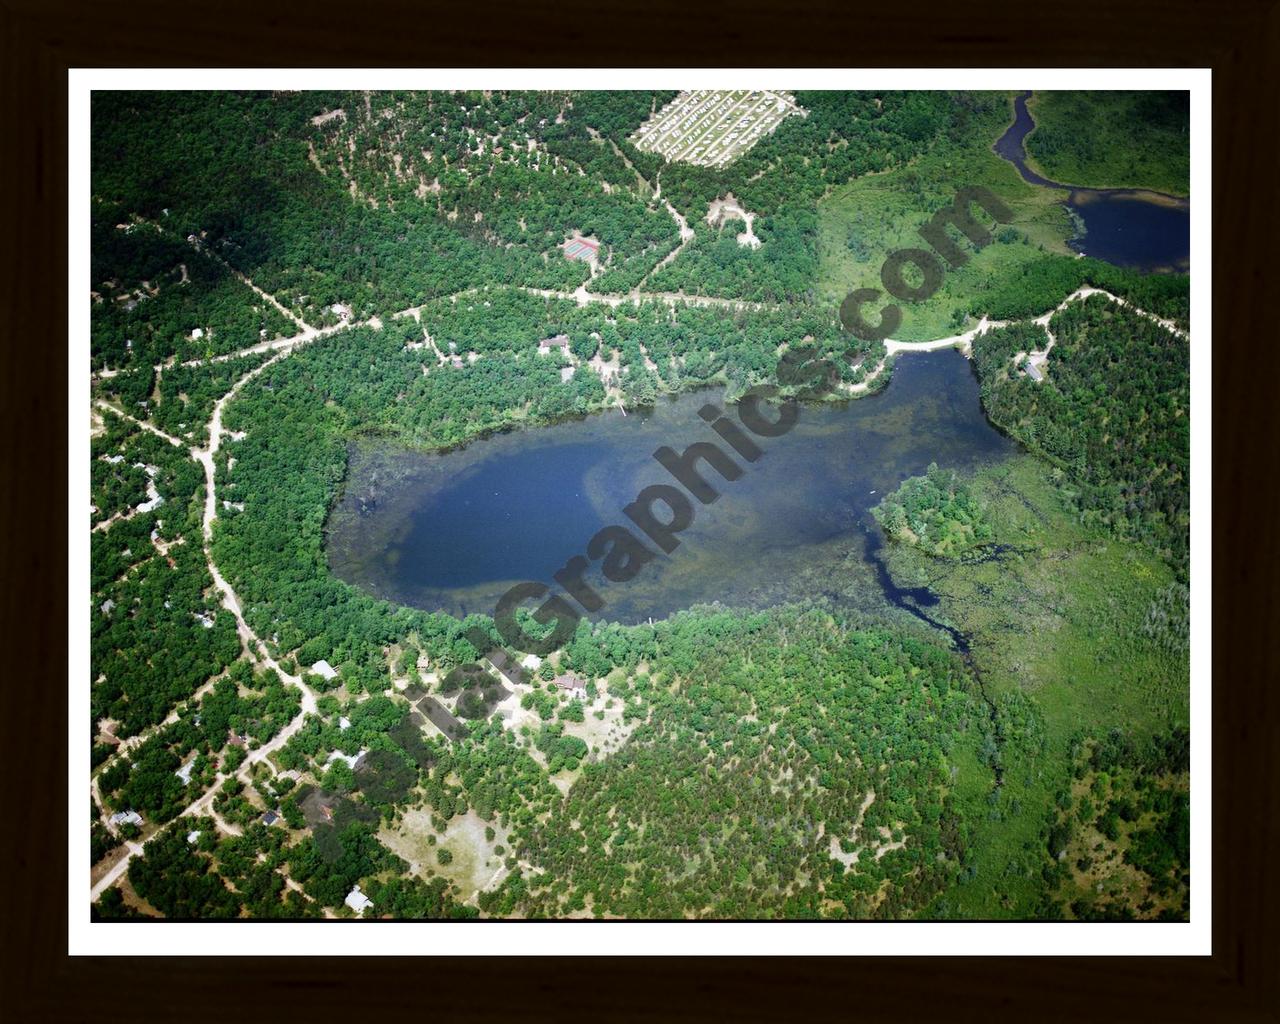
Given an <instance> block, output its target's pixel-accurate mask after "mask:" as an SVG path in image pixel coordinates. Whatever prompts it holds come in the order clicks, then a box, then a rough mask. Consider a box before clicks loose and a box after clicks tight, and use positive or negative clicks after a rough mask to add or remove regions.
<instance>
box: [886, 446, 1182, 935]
mask: <svg viewBox="0 0 1280 1024" xmlns="http://www.w3.org/2000/svg"><path fill="white" fill-rule="evenodd" d="M1050 472H1051V471H1050V470H1048V469H1046V468H1045V467H1044V466H1043V464H1041V463H1038V462H1037V461H1036V460H1034V459H1033V458H1031V457H1030V456H1019V457H1017V458H1015V459H1012V460H1010V461H1008V462H1005V463H1003V464H1001V465H999V466H997V467H993V468H990V469H987V470H984V471H982V472H980V473H979V474H978V475H977V476H976V477H975V479H974V481H973V493H974V495H975V496H976V497H977V498H978V499H979V500H980V501H982V502H985V503H986V505H987V508H988V514H989V515H990V518H991V520H992V523H993V525H994V526H995V527H996V531H997V533H996V537H997V542H998V543H999V544H1002V545H1007V546H1008V547H1009V550H1007V551H1005V552H1004V554H1003V555H1002V556H1001V557H999V558H997V559H993V560H990V561H985V562H981V563H977V564H964V563H959V564H957V563H955V562H951V561H947V560H943V559H933V558H929V557H928V556H925V555H922V554H920V553H919V552H918V551H917V550H916V549H914V548H910V547H907V546H906V545H898V544H895V545H891V547H890V551H889V565H890V568H891V571H892V572H893V575H894V577H895V579H896V580H897V581H898V582H899V583H905V584H908V585H917V584H920V583H926V582H927V583H928V585H929V586H930V587H931V588H932V589H933V590H934V591H935V593H937V594H938V595H939V596H940V598H941V603H940V605H939V607H938V608H937V609H934V612H935V617H939V618H941V619H942V620H944V621H948V622H950V623H951V624H953V625H955V626H957V627H958V628H960V629H961V630H963V631H965V632H967V633H969V634H970V635H971V643H972V647H973V662H974V665H975V667H976V668H977V670H978V671H980V672H981V673H982V678H983V682H984V687H985V689H986V692H987V694H988V695H989V696H990V697H991V698H992V699H993V700H994V701H995V702H996V704H997V706H998V707H999V708H1000V715H1001V717H1002V718H1003V719H1004V720H1005V723H1006V728H1005V735H1006V736H1007V737H1008V738H1007V739H1006V740H1005V742H1004V743H1003V745H1002V747H1001V752H1000V754H1001V762H1002V765H1003V769H1004V785H1003V786H1002V787H1001V789H1000V791H999V796H998V797H997V798H996V799H995V800H994V802H993V800H992V794H991V778H992V773H991V769H990V768H989V767H988V765H986V764H984V763H982V762H981V761H980V760H979V759H978V757H977V755H976V753H974V752H973V751H968V752H957V758H956V760H957V763H958V765H959V772H958V774H957V777H956V789H955V792H954V796H955V798H956V800H957V802H958V803H959V805H960V806H961V808H962V816H963V818H964V819H965V821H966V822H967V823H968V824H969V827H970V829H971V833H970V835H969V837H968V844H967V845H968V847H969V849H970V850H971V851H972V857H973V859H972V861H971V863H970V864H969V866H968V871H967V873H965V874H962V878H963V881H961V882H960V883H959V884H957V885H956V886H954V887H953V888H952V889H951V890H950V891H949V892H947V893H946V894H944V896H943V897H941V900H940V903H939V904H938V905H937V906H936V907H935V911H936V912H937V913H939V914H940V915H941V916H955V917H965V918H974V917H981V918H1007V917H1028V916H1031V915H1033V914H1035V913H1037V912H1038V910H1039V909H1040V908H1039V907H1038V905H1037V904H1038V901H1039V900H1040V898H1041V894H1042V893H1043V892H1044V885H1043V882H1042V880H1041V878H1040V872H1041V870H1042V869H1043V867H1044V865H1045V863H1046V852H1045V850H1046V847H1045V842H1044V830H1045V828H1046V825H1047V822H1048V820H1049V816H1050V815H1051V814H1052V813H1053V810H1054V807H1055V801H1056V799H1057V797H1058V794H1059V793H1060V792H1061V791H1062V790H1064V789H1066V788H1068V787H1069V786H1070V770H1071V764H1072V758H1071V747H1072V743H1073V741H1074V740H1076V739H1078V738H1079V737H1081V736H1082V735H1089V736H1102V735H1105V734H1106V733H1107V732H1108V731H1109V730H1111V729H1112V728H1115V727H1119V728H1121V729H1123V730H1125V731H1126V732H1127V733H1129V734H1130V735H1131V736H1133V737H1134V738H1135V739H1141V738H1144V737H1147V736H1150V735H1155V734H1159V733H1163V732H1167V731H1168V730H1169V729H1170V728H1171V727H1173V726H1175V725H1186V724H1187V723H1188V717H1189V710H1188V694H1189V670H1188V660H1187V655H1186V652H1185V651H1182V652H1177V651H1169V650H1167V649H1164V648H1161V647H1159V646H1158V645H1157V644H1156V643H1154V642H1153V641H1152V640H1150V639H1148V638H1147V637H1146V636H1145V634H1144V633H1143V631H1142V625H1143V622H1144V619H1145V617H1146V613H1147V609H1148V608H1149V607H1150V606H1151V604H1152V602H1153V601H1155V600H1156V597H1157V595H1158V594H1159V592H1160V591H1161V589H1162V588H1164V587H1165V586H1166V585H1167V584H1168V583H1169V582H1170V581H1171V579H1172V574H1171V572H1170V570H1169V569H1168V568H1167V567H1166V566H1165V565H1164V564H1163V563H1162V562H1161V561H1160V560H1159V559H1158V558H1156V557H1155V556H1154V555H1152V554H1150V553H1148V552H1147V551H1146V549H1144V548H1141V547H1138V546H1136V545H1133V544H1128V543H1124V542H1121V541H1117V540H1115V539H1114V538H1112V537H1110V536H1107V535H1105V534H1100V533H1098V532H1097V531H1095V530H1092V529H1086V528H1084V527H1082V526H1080V525H1079V524H1078V522H1077V520H1076V516H1075V515H1074V513H1073V511H1072V509H1071V508H1070V506H1069V504H1068V502H1067V499H1066V498H1065V496H1064V495H1063V493H1062V492H1061V491H1060V490H1059V488H1058V487H1057V486H1056V485H1055V483H1054V482H1053V481H1052V480H1051V479H1050V477H1049V473H1050ZM1014 722H1017V723H1018V724H1017V727H1016V728H1015V727H1014Z"/></svg>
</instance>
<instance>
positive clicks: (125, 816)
mask: <svg viewBox="0 0 1280 1024" xmlns="http://www.w3.org/2000/svg"><path fill="white" fill-rule="evenodd" d="M107 820H108V821H109V822H111V824H112V825H126V824H127V825H141V824H142V815H141V814H139V813H138V812H137V811H116V813H115V814H113V815H111V817H110V818H108V819H107Z"/></svg>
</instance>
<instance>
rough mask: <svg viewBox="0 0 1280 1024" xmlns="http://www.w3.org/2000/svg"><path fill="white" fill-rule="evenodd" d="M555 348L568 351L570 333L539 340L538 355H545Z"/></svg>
mask: <svg viewBox="0 0 1280 1024" xmlns="http://www.w3.org/2000/svg"><path fill="white" fill-rule="evenodd" d="M553 348H558V349H559V350H560V351H561V352H568V351H569V335H567V334H557V335H556V336H555V337H554V338H544V339H543V340H542V341H540V342H538V355H540V356H545V355H546V354H547V353H548V352H550V351H551V350H552V349H553Z"/></svg>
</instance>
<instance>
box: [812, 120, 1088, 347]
mask: <svg viewBox="0 0 1280 1024" xmlns="http://www.w3.org/2000/svg"><path fill="white" fill-rule="evenodd" d="M972 116H973V124H971V125H970V126H969V127H968V128H967V129H966V130H965V131H964V132H963V133H962V134H961V136H960V138H961V141H958V142H954V141H952V140H951V139H949V138H943V139H939V140H938V141H937V143H936V144H935V146H934V148H933V149H932V150H930V152H929V153H927V154H926V155H925V156H923V157H921V158H920V159H918V160H916V161H914V162H912V163H911V164H909V165H907V166H905V167H901V168H897V169H895V170H892V171H889V172H886V173H884V174H873V175H866V176H863V177H861V178H857V179H855V180H854V181H852V182H850V183H849V184H847V185H844V186H842V187H840V188H837V189H835V190H833V192H832V193H831V194H830V195H828V196H827V197H826V198H825V199H823V200H822V202H821V203H820V204H819V206H818V214H819V238H818V256H819V278H818V298H819V301H825V302H832V303H837V304H838V303H839V302H840V301H841V300H842V299H843V298H844V296H845V295H846V294H848V292H850V291H851V290H853V289H854V288H867V287H870V288H877V289H880V290H881V291H882V292H883V290H884V289H883V286H882V284H881V282H880V268H881V266H882V264H883V263H884V260H885V257H886V256H888V254H889V253H890V252H892V251H894V250H895V249H899V248H928V246H927V244H926V243H925V242H924V240H923V239H922V238H921V237H920V235H919V234H918V229H919V228H920V226H921V225H922V224H924V223H926V222H927V221H928V220H929V219H930V218H931V217H932V215H933V214H934V213H935V212H936V211H937V210H939V209H941V208H942V207H944V206H950V205H951V203H952V201H953V200H954V198H955V194H956V191H957V190H958V189H960V188H962V187H964V186H967V185H982V186H985V187H987V188H989V189H991V191H992V192H994V193H995V194H996V195H997V196H998V197H999V198H1000V199H1001V200H1003V201H1004V202H1005V203H1006V204H1007V205H1008V206H1009V207H1010V208H1011V209H1012V210H1013V212H1014V221H1013V223H1012V224H1011V225H1009V227H1010V228H1012V231H1010V230H1008V229H1003V230H997V232H996V234H997V238H1003V239H1005V240H1004V241H996V242H993V243H992V244H991V245H988V246H987V247H986V248H985V249H983V250H982V251H980V252H978V253H976V254H975V255H973V256H972V258H971V259H970V260H969V262H968V263H967V264H966V265H965V266H963V267H962V268H960V269H959V270H954V271H953V270H950V269H948V270H947V272H946V276H945V278H944V281H943V285H942V287H941V288H940V289H939V290H938V291H937V292H936V293H935V294H934V295H933V296H932V297H931V298H930V299H928V300H927V301H925V302H919V303H907V302H900V303H898V305H899V306H900V307H901V308H902V314H903V319H902V327H901V328H900V329H899V330H898V331H896V332H895V333H894V337H896V338H898V339H900V340H906V341H927V340H930V339H933V338H939V337H945V336H947V335H951V334H955V333H958V332H959V331H960V330H963V329H965V327H966V326H973V324H974V322H975V321H974V320H972V319H969V318H966V317H965V315H964V314H966V313H977V314H979V315H980V314H981V313H983V312H985V310H984V309H983V305H982V296H983V292H984V291H985V290H986V289H988V288H989V287H991V286H992V285H993V284H994V283H995V282H996V281H997V280H1003V279H1007V278H1008V277H1009V276H1011V275H1012V276H1016V275H1017V274H1018V273H1019V268H1021V267H1024V266H1026V265H1028V264H1030V263H1032V262H1034V261H1036V260H1038V259H1040V258H1042V256H1043V253H1044V252H1049V253H1062V254H1068V255H1070V254H1071V250H1070V248H1069V247H1068V246H1067V244H1066V240H1067V239H1068V238H1070V237H1071V235H1072V233H1073V230H1072V225H1071V221H1070V218H1069V217H1068V215H1067V213H1066V210H1065V209H1064V207H1063V206H1062V205H1061V202H1060V200H1061V198H1062V196H1061V194H1059V193H1056V192H1054V191H1052V190H1049V189H1043V188H1037V187H1035V186H1032V185H1028V184H1026V183H1025V182H1023V181H1022V179H1021V178H1020V177H1019V176H1018V172H1017V170H1016V169H1015V168H1014V167H1013V165H1012V164H1010V163H1008V162H1007V161H1005V160H1003V159H1001V158H1000V157H998V156H996V154H995V153H994V152H993V151H992V149H991V147H992V145H993V144H994V142H995V140H996V139H997V138H998V137H999V136H1000V134H1001V133H1003V132H1004V130H1005V128H1007V127H1008V125H1009V122H1010V121H1011V120H1012V117H1013V114H1012V106H1011V104H1006V103H1001V102H996V103H989V104H988V105H987V108H986V109H985V110H981V111H975V112H974V113H973V115H972ZM978 216H979V217H981V216H982V214H979V215H978ZM997 228H999V226H997ZM962 244H963V245H965V246H966V247H967V243H962ZM957 311H959V313H958V312H957Z"/></svg>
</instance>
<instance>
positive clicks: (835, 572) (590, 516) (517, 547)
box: [328, 350, 1013, 622]
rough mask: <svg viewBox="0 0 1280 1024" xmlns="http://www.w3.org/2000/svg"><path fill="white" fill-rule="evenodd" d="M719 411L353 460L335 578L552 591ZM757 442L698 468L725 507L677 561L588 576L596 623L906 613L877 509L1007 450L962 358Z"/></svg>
mask: <svg viewBox="0 0 1280 1024" xmlns="http://www.w3.org/2000/svg"><path fill="white" fill-rule="evenodd" d="M709 401H714V402H717V403H718V402H719V396H718V394H716V393H714V392H701V393H699V394H694V395H684V396H681V397H679V398H676V399H669V400H664V401H662V402H661V403H660V404H659V405H658V406H657V407H656V408H655V409H653V410H651V411H650V412H648V413H645V414H639V413H636V414H632V415H630V416H626V417H623V416H621V415H619V414H618V413H616V412H611V413H608V414H602V415H599V416H592V417H589V418H587V419H584V420H580V421H574V422H568V423H562V424H558V425H555V426H551V427H545V428H542V429H539V430H534V431H521V432H518V433H512V434H503V435H498V436H495V437H491V438H487V439H484V440H480V441H477V442H475V443H473V444H471V445H470V446H469V447H467V448H465V449H462V450H459V451H453V452H448V453H445V454H429V453H422V452H414V451H405V450H401V449H395V448H388V447H385V446H384V447H369V446H364V447H359V448H356V449H353V451H352V456H351V463H350V466H349V473H348V483H347V486H346V490H345V494H344V496H343V498H342V499H341V501H340V502H339V504H338V506H337V507H336V508H335V509H334V512H333V514H332V516H331V517H330V523H329V534H328V553H329V562H330V566H331V568H332V570H333V571H334V572H335V573H336V574H337V575H338V576H340V577H341V578H343V579H345V580H347V581H349V582H351V583H353V584H355V585H357V586H359V587H362V588H363V589H365V590H366V591H368V592H370V593H372V594H374V595H376V596H378V597H383V598H387V599H389V600H393V601H396V602H399V603H403V604H409V605H413V606H416V607H420V608H425V609H428V610H440V611H447V612H450V613H451V614H454V615H458V616H462V615H466V614H469V613H472V612H480V613H485V614H490V613H492V611H493V607H494V603H495V602H496V600H497V599H498V597H499V596H500V595H501V594H502V593H503V592H504V591H505V590H506V589H507V588H508V587H509V586H510V585H511V584H512V583H515V582H518V581H521V580H535V581H542V582H546V583H550V582H551V581H552V574H553V573H554V572H555V571H556V570H557V569H558V568H560V567H561V566H562V565H563V564H564V563H565V561H566V560H567V559H568V558H570V557H571V556H573V555H575V554H578V553H585V549H586V546H587V542H588V540H589V539H590V538H591V536H592V535H593V534H594V533H595V532H596V531H597V530H599V529H600V528H601V527H603V526H606V525H609V524H614V523H617V524H620V525H624V526H627V527H628V528H630V529H632V532H633V533H636V534H637V535H639V531H638V530H637V529H635V528H634V525H633V524H632V523H631V521H630V520H629V519H627V518H626V517H625V516H624V515H623V512H622V509H623V507H624V506H625V505H627V504H628V503H629V502H631V501H633V500H634V499H635V496H636V495H637V493H638V492H639V491H640V490H641V489H642V488H643V487H645V486H647V485H649V484H653V483H671V482H673V481H672V478H671V477H670V476H669V475H668V474H667V472H666V470H665V469H663V468H662V466H660V465H659V464H658V463H657V462H656V461H655V460H654V458H653V451H654V450H655V449H656V448H658V447H659V446H661V445H669V446H671V447H673V448H675V449H676V450H677V451H683V450H684V448H685V447H687V446H688V445H689V444H691V443H693V442H695V441H704V440H705V441H713V442H717V441H718V438H717V436H716V435H715V433H713V432H712V431H711V430H710V428H709V427H708V426H707V424H706V423H704V422H703V420H701V419H700V418H699V416H698V410H699V409H700V408H701V407H702V406H703V405H704V404H706V403H707V402H709ZM757 440H758V441H759V444H760V447H762V448H763V449H764V450H765V454H764V456H763V457H762V458H761V459H759V461H757V462H755V463H754V464H752V463H747V462H746V461H745V460H743V459H741V458H736V457H735V461H736V462H737V463H738V464H739V465H740V466H741V467H742V468H743V475H742V476H741V477H740V478H739V479H737V480H733V481H728V480H724V479H723V478H721V477H720V476H719V474H718V473H717V472H716V471H715V470H714V469H710V468H704V476H705V478H706V479H707V481H708V482H709V483H711V484H712V486H713V487H714V488H715V489H716V490H717V491H719V493H720V497H719V499H718V500H717V501H715V502H714V503H712V504H708V505H701V504H699V503H698V502H697V501H696V500H695V501H694V502H693V504H694V508H695V518H694V521H693V523H692V525H691V526H690V527H689V528H688V529H687V530H686V531H684V532H683V533H682V534H680V539H681V543H680V546H679V547H677V548H676V550H675V551H674V552H672V553H671V554H670V555H669V556H668V555H660V556H658V557H657V558H656V559H655V560H654V561H653V562H651V563H650V564H648V565H646V566H645V567H644V568H643V569H642V570H641V571H640V573H639V575H638V576H637V577H636V578H635V579H633V580H630V581H628V582H626V583H617V582H608V581H605V580H604V579H603V578H602V577H601V576H600V575H599V573H598V572H595V571H594V570H593V571H592V572H591V573H589V574H588V575H587V580H588V582H590V583H591V584H592V586H593V587H595V589H597V591H598V592H599V593H600V595H601V597H602V598H603V599H604V600H605V602H606V605H605V607H604V608H603V609H602V610H601V611H600V613H599V614H598V615H597V616H595V617H598V618H606V619H612V620H615V621H622V622H636V621H643V620H645V619H647V618H649V617H653V618H661V617H665V616H666V615H669V614H671V613H673V612H675V611H677V610H679V609H681V608H687V607H689V606H691V605H694V604H705V603H711V602H715V601H719V602H721V603H723V604H726V605H733V606H744V605H745V606H765V605H771V604H778V603H782V602H784V601H787V600H803V599H807V598H813V597H828V598H832V599H835V600H843V599H846V598H850V596H851V595H854V596H857V595H862V596H863V597H866V596H867V595H868V594H871V595H874V596H875V598H876V600H879V601H881V602H882V603H883V602H884V601H885V600H886V598H887V599H888V601H889V602H890V603H897V602H896V601H895V600H894V595H892V594H888V593H886V592H884V591H883V589H882V588H883V581H882V580H879V579H878V578H877V572H876V562H875V558H874V555H875V543H876V538H875V537H874V535H869V534H868V532H867V529H866V527H867V524H868V523H869V522H870V516H869V515H868V510H869V509H870V508H871V507H872V506H873V505H875V504H877V503H878V502H879V501H880V500H881V498H883V496H884V495H885V494H886V493H887V492H888V491H891V490H893V489H894V488H896V487H897V486H898V485H899V484H900V483H901V482H902V480H903V479H905V478H906V477H908V476H914V475H917V474H919V473H922V472H923V471H924V470H925V468H926V467H927V466H928V464H929V463H930V462H931V461H936V462H938V463H939V464H940V465H945V466H948V467H952V468H955V469H958V470H961V471H962V472H963V471H967V470H971V469H974V468H976V467H977V466H978V465H979V464H981V463H985V462H988V461H991V460H995V459H1000V458H1003V457H1005V456H1007V455H1008V454H1009V453H1010V452H1011V451H1012V450H1013V445H1012V443H1011V442H1010V441H1008V440H1007V439H1006V438H1004V437H1003V436H1002V435H1000V434H999V433H997V432H996V431H995V430H994V429H993V428H992V427H991V426H990V425H989V424H988V423H987V421H986V418H985V417H984V416H983V414H982V410H981V407H980V404H979V400H978V386H977V381H976V379H975V378H974V376H973V373H972V371H971V368H970V366H969V364H968V363H967V362H966V361H965V359H964V357H963V356H961V355H960V354H959V353H957V352H955V351H954V350H945V351H941V352H936V353H931V354H913V355H907V356H902V357H900V358H899V360H898V364H897V367H896V369H895V371H894V374H893V379H892V381H891V383H890V384H889V386H888V388H887V389H886V390H885V391H884V392H883V393H882V394H880V395H876V396H873V397H868V398H863V399H860V400H858V401H854V402H849V403H845V404H828V405H818V406H806V407H804V409H803V410H802V413H801V417H800V422H799V423H798V425H797V426H796V427H795V428H794V429H793V430H791V432H790V433H788V434H786V435H785V436H783V437H781V438H775V439H764V438H761V439H757ZM720 444H721V447H722V448H724V449H725V450H726V451H729V448H728V446H727V445H726V444H724V443H723V442H720ZM899 596H901V595H899ZM906 596H907V597H909V596H910V595H906Z"/></svg>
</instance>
